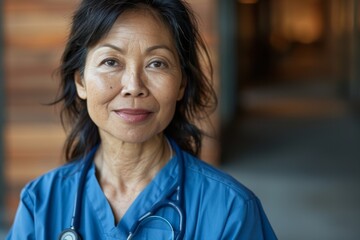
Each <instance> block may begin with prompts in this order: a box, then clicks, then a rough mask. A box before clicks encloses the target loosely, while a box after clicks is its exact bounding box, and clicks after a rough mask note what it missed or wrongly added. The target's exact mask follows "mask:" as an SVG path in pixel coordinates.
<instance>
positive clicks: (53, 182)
mask: <svg viewBox="0 0 360 240" xmlns="http://www.w3.org/2000/svg"><path fill="white" fill-rule="evenodd" d="M80 167H81V164H80V162H79V161H74V162H71V163H66V164H64V165H62V166H60V167H57V168H55V169H52V170H50V171H49V172H47V173H45V174H43V175H41V176H39V177H37V178H35V179H33V180H31V181H30V182H28V183H27V184H26V185H25V187H24V188H23V189H22V195H25V194H30V195H33V194H34V195H37V196H39V195H42V193H47V192H48V193H49V192H50V190H53V188H54V187H57V186H59V185H71V184H72V182H73V181H74V179H75V176H76V175H77V173H78V172H79V171H80Z"/></svg>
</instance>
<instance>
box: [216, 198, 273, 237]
mask: <svg viewBox="0 0 360 240" xmlns="http://www.w3.org/2000/svg"><path fill="white" fill-rule="evenodd" d="M221 239H234V240H235V239H244V240H276V239H277V237H276V235H275V233H274V231H273V229H272V227H271V225H270V223H269V221H268V219H267V217H266V215H265V212H264V210H263V208H262V206H261V203H260V201H259V200H258V199H257V198H256V197H255V198H252V199H250V200H247V201H246V203H245V204H244V205H243V207H242V208H238V207H236V205H234V208H233V209H231V211H230V213H229V215H228V219H227V223H226V227H225V229H224V232H223V236H222V238H221Z"/></svg>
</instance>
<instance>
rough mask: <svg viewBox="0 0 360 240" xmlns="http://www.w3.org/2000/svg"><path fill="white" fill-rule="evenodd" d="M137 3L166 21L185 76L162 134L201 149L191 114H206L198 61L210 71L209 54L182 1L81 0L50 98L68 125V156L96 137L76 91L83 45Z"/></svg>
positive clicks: (208, 89) (210, 96)
mask: <svg viewBox="0 0 360 240" xmlns="http://www.w3.org/2000/svg"><path fill="white" fill-rule="evenodd" d="M137 8H145V9H149V10H150V11H152V12H155V13H156V14H157V15H159V16H160V18H161V20H163V21H164V23H165V24H166V25H167V26H168V27H169V29H170V30H171V32H172V34H173V38H174V40H175V42H176V48H177V52H178V55H179V59H180V63H181V69H182V73H183V75H184V76H186V79H187V85H186V89H185V94H184V97H183V98H182V100H180V101H179V102H178V103H177V106H176V110H175V115H174V117H173V119H172V121H171V122H170V124H169V126H168V127H167V128H166V129H165V134H166V135H167V136H169V137H171V138H172V139H174V140H175V141H176V142H177V144H178V145H179V146H180V147H181V148H182V149H183V150H185V151H188V152H190V153H192V154H194V155H198V154H199V152H200V149H201V140H202V136H203V134H204V133H203V132H202V131H201V130H200V129H199V128H198V127H197V126H196V125H195V123H194V120H198V119H200V118H205V117H208V114H209V113H210V112H209V111H210V110H211V111H212V110H214V108H215V106H216V103H217V99H216V95H215V92H214V90H213V88H212V86H211V82H210V80H211V79H210V78H208V77H207V75H206V74H205V72H204V70H203V66H204V65H203V64H202V62H201V60H204V61H205V64H207V66H208V68H209V73H208V74H210V75H209V76H212V66H211V63H210V58H209V54H208V52H207V49H206V46H205V44H204V42H203V40H202V38H201V37H200V34H199V32H198V28H197V22H196V20H195V17H194V14H193V13H192V11H191V10H190V8H189V6H188V5H187V3H186V2H184V1H181V0H83V1H82V3H81V4H80V6H79V8H78V9H77V11H76V12H75V15H74V17H73V22H72V29H71V32H70V36H69V39H68V42H67V45H66V48H65V51H64V53H63V56H62V62H61V65H60V69H59V71H60V77H61V87H60V93H59V97H58V98H57V100H56V101H55V102H54V103H60V102H63V106H62V109H61V120H62V124H63V125H64V126H66V125H68V126H70V127H71V129H70V132H69V134H68V136H67V139H66V142H65V157H66V160H67V161H73V160H75V159H79V158H81V157H83V156H84V155H85V154H87V153H88V152H89V151H90V150H91V148H93V147H94V146H95V145H97V144H98V143H99V142H100V136H99V133H98V128H97V126H96V125H95V124H94V123H93V121H92V120H91V118H90V116H89V114H88V111H87V106H86V102H85V101H84V100H82V99H80V98H79V97H78V96H77V92H76V87H75V80H74V76H75V73H76V72H77V71H79V72H80V74H83V71H84V67H85V60H86V55H87V50H88V48H89V47H91V46H94V45H95V44H96V43H98V42H99V41H100V40H101V39H102V38H103V37H104V36H105V35H106V34H107V33H108V32H109V31H110V29H111V27H112V26H113V24H114V23H115V21H116V19H117V18H118V17H119V15H120V14H122V13H123V12H124V11H126V10H129V9H137ZM201 57H202V58H201Z"/></svg>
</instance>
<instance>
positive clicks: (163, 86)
mask: <svg viewBox="0 0 360 240" xmlns="http://www.w3.org/2000/svg"><path fill="white" fill-rule="evenodd" d="M174 42H175V41H174V39H173V36H172V34H171V32H170V29H169V28H168V27H167V25H166V24H164V23H163V22H161V21H160V18H159V17H157V16H156V15H155V13H153V12H150V10H144V9H138V10H128V11H126V12H124V13H123V14H122V15H120V16H119V18H118V19H117V21H116V22H115V23H114V25H113V26H112V28H111V30H110V31H109V33H108V34H107V35H106V36H105V37H104V38H103V39H101V40H100V41H99V42H98V43H97V44H96V45H95V46H93V47H91V48H90V49H89V50H88V55H87V58H86V64H85V69H84V73H83V75H80V73H77V74H76V76H75V82H76V88H77V92H78V95H79V97H80V98H81V99H84V100H86V102H87V109H88V112H89V115H90V117H91V119H92V120H93V122H94V123H95V124H96V125H97V126H98V129H99V133H100V136H101V138H102V140H104V138H113V139H117V140H120V141H124V142H131V143H141V142H145V141H148V140H151V139H152V138H153V137H154V136H156V135H158V134H161V133H162V131H163V130H164V129H165V128H166V127H167V126H168V125H169V123H170V121H171V119H172V118H173V116H174V112H175V108H176V102H177V101H179V100H181V99H182V97H183V94H184V88H185V81H184V78H183V76H182V72H181V67H180V61H179V57H178V54H177V51H176V47H175V45H174Z"/></svg>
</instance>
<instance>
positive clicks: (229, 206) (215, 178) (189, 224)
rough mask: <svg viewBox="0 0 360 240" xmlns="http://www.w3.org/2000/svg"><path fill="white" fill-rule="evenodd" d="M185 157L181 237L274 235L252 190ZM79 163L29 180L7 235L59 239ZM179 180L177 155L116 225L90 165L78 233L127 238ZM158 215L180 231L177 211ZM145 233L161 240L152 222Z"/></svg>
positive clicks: (69, 213)
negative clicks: (131, 230) (183, 228)
mask: <svg viewBox="0 0 360 240" xmlns="http://www.w3.org/2000/svg"><path fill="white" fill-rule="evenodd" d="M183 156H184V159H183V160H184V161H185V164H184V171H185V179H184V198H185V200H184V201H185V203H184V205H185V213H186V227H185V236H184V239H207V240H211V239H214V240H219V239H226V240H229V239H251V240H252V239H253V240H262V239H264V240H265V239H266V240H271V239H277V238H276V236H275V234H274V232H273V230H272V228H271V226H270V223H269V221H268V219H267V217H266V215H265V213H264V211H263V208H262V206H261V203H260V201H259V199H258V198H257V197H256V196H255V195H254V194H253V193H252V192H251V191H250V190H248V189H247V188H246V187H244V186H243V185H241V184H240V183H239V182H237V181H236V180H235V179H234V178H232V177H231V176H229V175H227V174H225V173H223V172H221V171H219V170H217V169H215V168H213V167H212V166H210V165H208V164H206V163H204V162H203V161H201V160H198V159H197V158H195V157H193V156H192V155H190V154H187V153H184V154H183ZM81 166H82V164H81V161H76V162H73V163H69V164H66V165H64V166H62V167H60V168H57V169H55V170H53V171H51V172H49V173H47V174H45V175H43V176H41V177H39V178H37V179H35V180H34V181H32V182H30V183H29V184H27V185H26V186H25V188H24V189H23V190H22V192H21V199H20V204H19V207H18V210H17V213H16V217H15V221H14V223H13V226H12V228H11V230H10V232H9V234H8V236H7V238H6V239H16V240H24V239H37V240H38V239H46V240H48V239H57V238H58V236H59V234H60V233H61V232H62V231H63V230H64V229H66V228H69V227H70V222H71V218H72V212H73V209H74V198H75V195H76V191H77V186H78V179H79V175H80V172H81ZM177 179H178V157H177V156H174V157H173V158H172V159H171V160H170V161H169V162H168V163H167V165H165V166H164V168H163V169H161V171H160V172H159V173H158V174H157V175H156V176H155V178H154V179H153V180H152V181H151V182H150V183H149V184H148V186H147V187H146V188H145V189H144V190H143V191H142V192H141V193H140V195H139V196H138V197H137V198H136V200H135V201H134V202H133V204H132V205H131V206H130V208H129V209H128V211H127V212H126V213H125V215H124V216H123V218H122V219H121V221H120V222H119V223H118V224H116V223H115V220H114V215H113V213H112V209H111V207H110V205H109V203H108V202H107V199H106V197H105V195H104V193H103V192H102V190H101V187H100V185H99V183H98V181H97V178H96V176H95V167H94V164H93V165H92V167H91V168H90V170H89V172H88V173H87V176H86V183H85V186H84V193H83V198H82V209H81V217H80V229H78V232H79V233H80V235H81V236H82V238H83V239H84V240H89V239H96V240H99V239H109V240H111V239H126V238H127V236H128V233H129V230H130V228H131V227H132V226H133V224H134V223H135V222H136V221H137V220H138V219H139V218H140V217H141V216H142V215H143V214H144V213H146V212H147V211H149V210H150V209H151V207H152V206H153V205H154V204H155V203H157V202H158V201H159V200H161V199H163V198H164V197H165V195H166V194H167V192H168V191H169V189H171V188H172V187H173V186H174V185H175V184H176V182H177ZM174 195H175V194H174ZM158 214H159V215H161V216H163V217H165V218H166V219H167V220H168V221H169V222H170V223H171V224H172V225H173V227H174V229H175V232H176V231H177V230H178V222H179V216H178V214H177V213H176V211H174V210H173V209H171V208H164V209H162V210H160V211H159V213H158ZM147 234H148V235H147V236H146V237H144V239H162V238H160V237H159V236H160V234H161V231H160V232H159V230H158V229H156V226H155V227H154V228H153V229H152V230H150V231H149V232H148V233H147ZM151 234H153V235H151Z"/></svg>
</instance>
